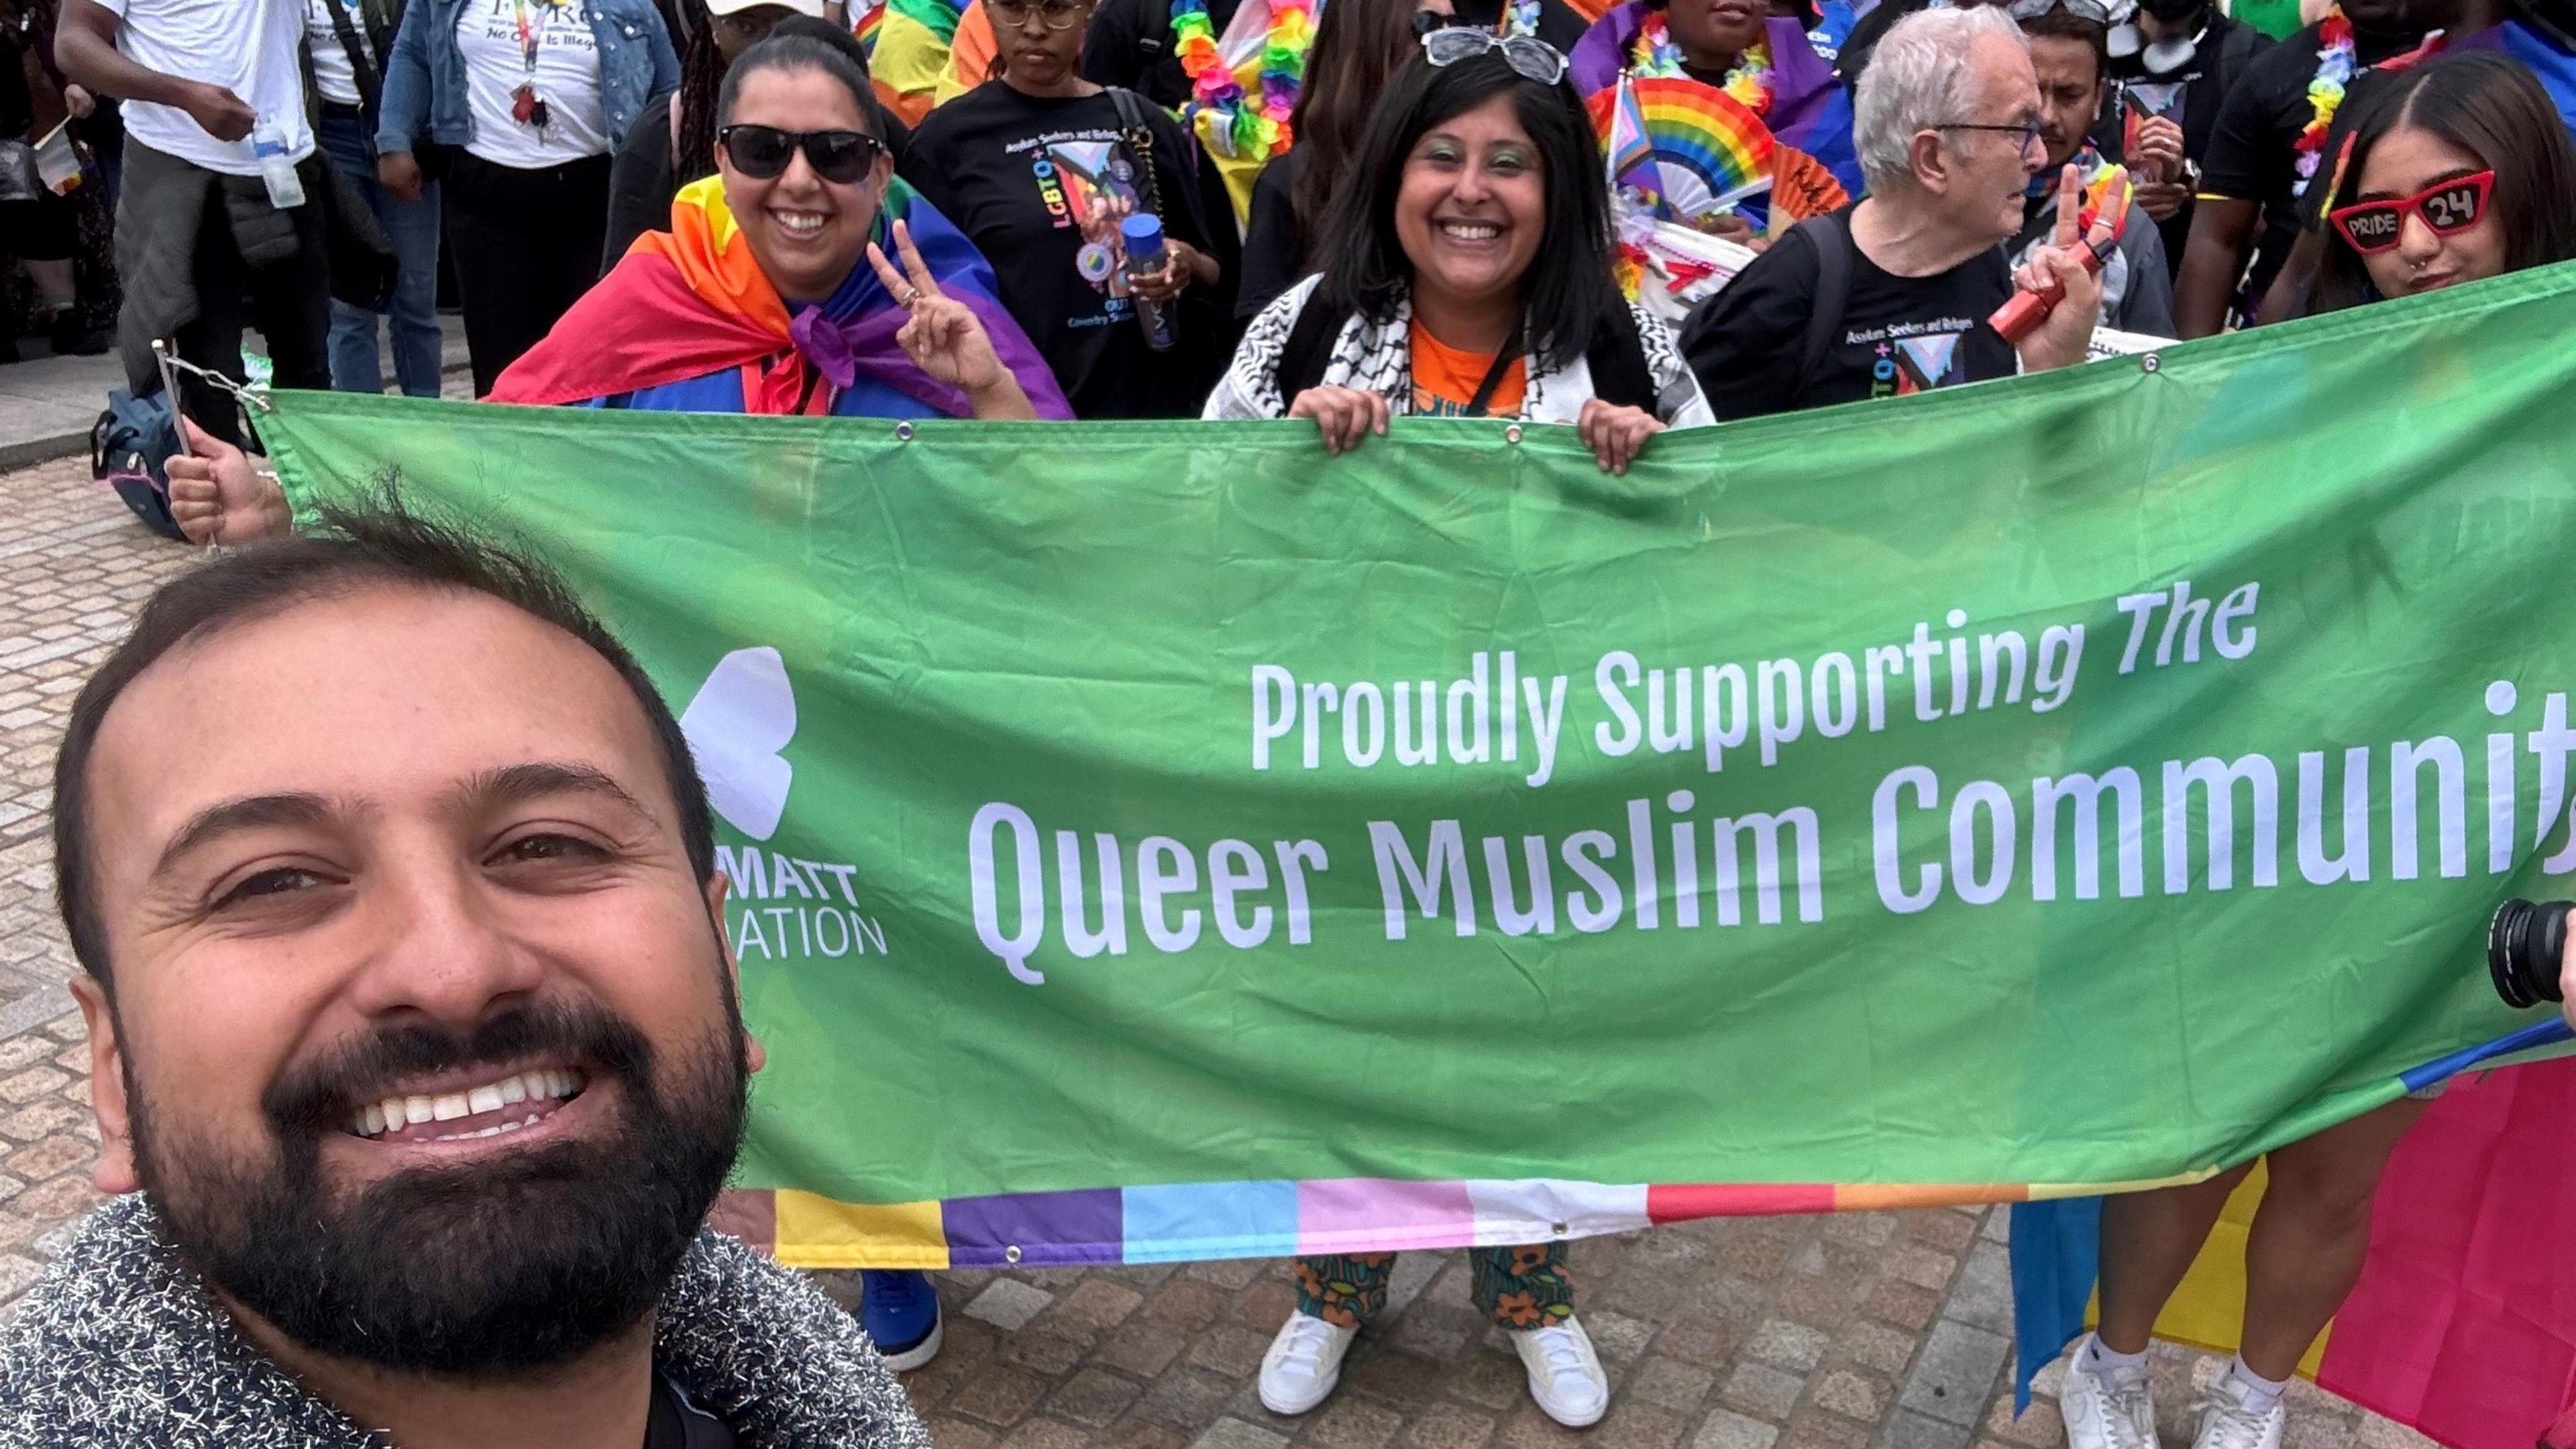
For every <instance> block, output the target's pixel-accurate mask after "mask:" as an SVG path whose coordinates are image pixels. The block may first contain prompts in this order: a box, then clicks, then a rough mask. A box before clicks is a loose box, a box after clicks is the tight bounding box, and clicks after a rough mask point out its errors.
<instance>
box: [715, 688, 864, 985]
mask: <svg viewBox="0 0 2576 1449" xmlns="http://www.w3.org/2000/svg"><path fill="white" fill-rule="evenodd" d="M680 733H681V734H682V735H684V736H686V737H687V739H688V741H689V753H690V755H691V756H692V757H694V758H695V759H696V760H697V763H698V775H699V777H700V778H701V779H702V780H704V781H705V782H706V787H707V803H708V804H709V805H710V806H712V807H713V808H714V810H715V813H716V815H717V816H718V818H720V819H722V820H723V821H724V823H725V824H727V825H730V826H732V827H733V828H734V829H735V830H737V831H740V832H741V833H742V834H743V835H745V836H748V837H749V838H750V839H752V840H756V841H764V842H765V841H768V840H769V839H770V838H771V837H773V836H775V835H776V834H777V833H778V827H779V824H780V822H781V821H783V820H784V819H785V818H786V814H787V796H788V792H789V790H790V789H791V788H793V786H794V785H795V783H796V767H795V766H794V765H792V764H790V763H789V762H788V759H787V755H786V750H787V746H788V744H789V742H790V741H792V740H794V739H795V738H796V687H795V685H794V684H792V683H790V682H789V680H788V678H787V662H786V660H785V659H783V658H781V657H780V655H779V653H778V651H777V650H776V649H772V648H769V647H767V646H766V645H763V646H761V647H758V648H752V649H737V650H735V651H733V652H732V653H730V654H727V655H726V656H725V657H724V658H722V659H719V660H717V661H716V667H715V668H714V669H713V670H712V671H710V672H709V673H708V675H707V678H706V682H705V683H703V684H700V685H699V686H698V691H697V693H696V694H695V695H693V696H691V697H690V699H689V705H688V708H686V709H684V710H682V711H681V712H680ZM716 868H717V869H718V870H721V871H723V872H724V873H725V878H726V879H727V880H729V881H731V882H732V883H733V890H732V892H731V894H730V895H729V897H728V900H727V903H728V905H729V906H730V907H732V908H734V909H735V910H738V911H739V914H736V915H734V919H733V949H734V955H735V957H736V958H737V959H741V960H751V959H755V958H757V959H768V958H772V957H800V956H801V957H805V958H807V959H814V958H824V959H832V958H838V957H843V956H865V955H868V954H870V953H871V952H873V953H875V954H877V955H880V956H882V955H885V954H887V951H886V937H885V927H884V926H883V925H881V924H879V923H878V921H877V920H876V919H875V918H874V917H872V916H869V915H867V914H866V913H864V912H862V911H861V910H859V909H858V907H859V893H858V888H857V884H856V881H857V877H858V873H859V868H858V867H857V866H855V865H851V864H848V863H846V862H839V861H827V860H807V859H805V858H803V857H802V856H792V855H789V854H787V853H786V852H785V851H782V850H777V849H774V848H773V849H769V850H763V849H762V848H760V847H759V846H757V845H745V846H742V847H740V848H739V849H737V848H736V847H733V846H730V845H719V846H717V847H716ZM755 901H782V902H784V901H792V902H793V904H782V905H754V904H752V903H753V902H755Z"/></svg>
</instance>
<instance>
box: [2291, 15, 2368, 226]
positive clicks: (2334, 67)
mask: <svg viewBox="0 0 2576 1449" xmlns="http://www.w3.org/2000/svg"><path fill="white" fill-rule="evenodd" d="M2317 39H2318V40H2319V41H2321V42H2323V43H2322V44H2321V45H2320V46H2319V47H2318V49H2317V73H2316V77H2315V79H2313V80H2310V81H2309V82H2308V105H2309V107H2310V115H2309V117H2308V124H2307V127H2306V129H2304V130H2302V131H2300V132H2299V138H2298V139H2297V140H2296V141H2293V142H2291V143H2290V149H2291V151H2292V152H2293V153H2294V154H2295V157H2296V159H2295V161H2294V162H2293V163H2292V164H2293V166H2294V168H2295V169H2296V170H2297V172H2298V177H2299V179H2298V180H2297V181H2296V182H2294V183H2292V185H2291V194H2292V195H2294V196H2304V195H2306V194H2307V190H2308V183H2309V182H2310V181H2311V180H2314V179H2315V177H2316V174H2317V165H2318V163H2319V162H2321V161H2323V160H2324V159H2325V149H2326V132H2327V131H2329V130H2332V129H2333V128H2334V118H2335V111H2336V110H2337V109H2339V108H2340V107H2341V106H2342V105H2343V88H2344V84H2345V82H2347V81H2349V80H2351V79H2352V73H2353V71H2354V69H2355V68H2356V65H2355V59H2354V51H2353V42H2352V22H2351V21H2349V20H2346V19H2344V18H2343V7H2342V6H2340V5H2338V6H2336V7H2335V8H2333V9H2332V10H2329V11H2327V12H2326V18H2325V19H2323V20H2321V21H2318V22H2317Z"/></svg>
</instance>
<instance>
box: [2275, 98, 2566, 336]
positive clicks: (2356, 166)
mask: <svg viewBox="0 0 2576 1449" xmlns="http://www.w3.org/2000/svg"><path fill="white" fill-rule="evenodd" d="M2354 99H2355V101H2356V102H2357V103H2358V105H2357V110H2358V112H2359V114H2357V115H2356V116H2355V118H2354V122H2353V125H2352V128H2351V130H2350V131H2349V132H2348V133H2347V135H2348V139H2346V140H2342V141H2337V142H2332V143H2330V144H2331V145H2333V146H2334V147H2335V148H2336V149H2335V150H2334V151H2333V152H2332V153H2331V154H2334V155H2336V156H2337V157H2339V158H2340V159H2339V162H2338V164H2337V166H2336V168H2335V169H2336V184H2335V187H2334V190H2333V193H2332V194H2331V195H2329V196H2328V197H2327V198H2326V199H2325V206H2324V210H2325V219H2326V226H2325V231H2326V248H2325V254H2324V256H2323V257H2322V258H2321V259H2320V262H2319V265H2318V269H2317V278H2316V282H2315V289H2314V291H2312V292H2311V293H2310V296H2309V305H2308V309H2307V310H2309V311H2311V312H2331V311H2335V310H2338V309H2340V308H2344V307H2351V306H2356V305H2359V304H2360V303H2363V302H2374V301H2378V300H2380V299H2382V298H2388V297H2405V296H2412V295H2413V294H2415V293H2417V292H2430V291H2435V290H2437V289H2439V288H2443V287H2448V286H2451V285H2454V284H2456V283H2459V282H2475V281H2480V280H2483V279H2484V278H2487V277H2493V276H2498V275H2500V274H2502V273H2505V272H2511V271H2519V270H2521V269H2522V268H2524V267H2538V266H2546V265H2548V264H2549V263H2551V262H2558V261H2565V260H2567V259H2568V258H2570V257H2576V146H2571V145H2570V143H2569V141H2568V136H2567V128H2566V125H2565V123H2564V122H2562V121H2561V120H2560V119H2559V116H2558V109H2557V107H2556V106H2555V105H2554V104H2553V103H2552V102H2551V100H2550V98H2549V93H2548V92H2547V91H2545V90H2543V89H2542V88H2541V85H2540V82H2539V81H2538V80H2536V79H2534V78H2533V76H2532V74H2531V72H2529V71H2527V70H2525V69H2524V68H2523V66H2522V63H2521V62H2520V61H2517V60H2514V59H2512V58H2511V57H2508V56H2504V55H2500V54H2495V53H2492V52H2469V53H2462V54H2455V55H2450V56H2445V57H2443V58H2441V59H2439V60H2435V61H2433V62H2430V63H2428V64H2426V65H2423V66H2420V67H2417V68H2416V69H2414V70H2411V71H2406V72H2404V73H2402V74H2398V75H2393V76H2389V77H2387V78H2385V79H2381V80H2374V81H2373V82H2372V83H2371V84H2370V85H2369V86H2368V87H2367V88H2366V89H2364V90H2362V91H2360V92H2358V93H2357V94H2356V95H2355V97H2354ZM2346 148H2348V149H2346Z"/></svg>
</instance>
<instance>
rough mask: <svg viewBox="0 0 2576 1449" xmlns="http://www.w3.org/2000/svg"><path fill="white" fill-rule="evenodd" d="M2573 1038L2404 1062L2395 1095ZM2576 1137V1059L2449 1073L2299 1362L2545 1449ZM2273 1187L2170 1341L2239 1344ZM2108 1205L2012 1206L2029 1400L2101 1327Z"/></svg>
mask: <svg viewBox="0 0 2576 1449" xmlns="http://www.w3.org/2000/svg"><path fill="white" fill-rule="evenodd" d="M2564 1036H2565V1028H2564V1025H2563V1024H2562V1023H2560V1022H2557V1021H2548V1022H2544V1023H2542V1024H2540V1025H2539V1026H2538V1027H2536V1028H2530V1029H2526V1030H2524V1031H2522V1032H2517V1033H2515V1034H2514V1035H2513V1036H2511V1037H2507V1038H2505V1039H2503V1042H2502V1043H2499V1044H2491V1045H2490V1046H2489V1047H2487V1048H2479V1049H2473V1050H2472V1051H2470V1052H2463V1053H2459V1054H2457V1055H2455V1056H2452V1057H2448V1058H2444V1059H2442V1060H2439V1061H2435V1062H2430V1063H2427V1064H2425V1066H2423V1067H2420V1068H2417V1069H2415V1070H2413V1071H2409V1072H2406V1073H2404V1074H2402V1075H2401V1076H2399V1077H2398V1078H2397V1079H2395V1080H2394V1081H2393V1082H2392V1083H2391V1084H2390V1086H2389V1090H2388V1092H2387V1095H2388V1096H2389V1097H2390V1098H2392V1099H2393V1098H2394V1097H2395V1096H2396V1095H2397V1093H2399V1092H2402V1091H2408V1090H2413V1089H2415V1088H2418V1087H2425V1086H2429V1085H2431V1084H2433V1083H2435V1082H2439V1081H2443V1080H2445V1079H2448V1078H2450V1077H2451V1075H2452V1073H2454V1072H2458V1071H2460V1070H2462V1068H2463V1067H2466V1066H2474V1065H2476V1064H2477V1063H2478V1062H2479V1061H2480V1060H2484V1059H2487V1058H2488V1057H2489V1056H2491V1055H2498V1054H2501V1053H2500V1052H2498V1050H2497V1048H2498V1046H2501V1045H2510V1044H2512V1043H2515V1042H2516V1041H2521V1042H2526V1043H2527V1042H2535V1041H2536V1042H2542V1043H2546V1042H2549V1041H2552V1040H2556V1039H2563V1037H2564ZM2571 1140H2576V1059H2571V1058H2561V1059H2558V1060H2553V1061H2546V1062H2539V1063H2533V1064H2530V1065H2524V1066H2516V1067H2512V1068H2509V1069H2507V1070H2501V1071H2492V1072H2480V1073H2475V1074H2471V1075H2463V1076H2460V1077H2458V1078H2457V1079H2455V1080H2451V1084H2450V1089H2449V1090H2448V1091H2447V1092H2445V1093H2444V1094H2443V1095H2442V1097H2441V1098H2440V1099H2439V1100H2437V1101H2435V1102H2434V1103H2433V1104H2432V1105H2431V1107H2429V1108H2428V1109H2427V1110H2426V1111H2425V1114H2424V1116H2423V1117H2422V1119H2421V1120H2419V1121H2418V1122H2417V1123H2416V1125H2415V1127H2414V1129H2413V1130H2412V1131H2410V1132H2409V1133H2408V1134H2407V1136H2406V1137H2405V1139H2404V1140H2403V1141H2401V1142H2400V1143H2399V1144H2398V1146H2397V1150H2396V1152H2395V1153H2394V1154H2393V1155H2392V1156H2391V1157H2390V1159H2389V1163H2388V1170H2387V1172H2386V1174H2385V1175H2384V1176H2383V1177H2382V1178H2381V1180H2380V1187H2379V1195H2378V1198H2377V1200H2376V1201H2375V1203H2374V1204H2373V1207H2372V1220H2371V1237H2370V1255H2369V1258H2368V1259H2367V1261H2366V1262H2365V1263H2364V1265H2363V1268H2362V1276H2361V1281H2360V1282H2359V1284H2357V1285H2356V1286H2355V1287H2354V1289H2353V1292H2352V1296H2351V1297H2349V1298H2347V1299H2345V1300H2344V1305H2343V1310H2342V1311H2341V1312H2340V1313H2338V1314H2337V1315H2336V1316H2335V1319H2334V1322H2333V1323H2332V1324H2331V1325H2330V1326H2329V1327H2328V1328H2327V1330H2326V1332H2325V1333H2323V1334H2321V1335H2319V1337H2318V1339H2317V1342H2316V1343H2315V1345H2314V1346H2313V1347H2311V1348H2310V1349H2309V1351H2308V1355H2307V1357H2306V1359H2305V1360H2304V1361H2303V1362H2301V1364H2300V1365H2299V1371H2300V1373H2301V1374H2303V1375H2304V1376H2306V1377H2308V1378H2310V1379H2312V1380H2314V1381H2315V1382H2316V1384H2317V1386H2318V1387H2320V1388H2322V1389H2325V1390H2327V1391H2328V1392H2330V1393H2334V1394H2339V1395H2341V1396H2342V1397H2344V1398H2347V1399H2350V1400H2352V1401H2353V1402H2355V1403H2357V1404H2360V1405H2362V1406H2363V1407H2365V1408H2368V1409H2370V1410H2372V1411H2374V1412H2376V1413H2379V1414H2383V1415H2386V1416H2387V1417H2389V1418H2392V1419H2395V1420H2397V1421H2398V1422H2400V1423H2404V1424H2408V1425H2411V1426H2413V1427H2414V1428H2416V1429H2418V1430H2420V1431H2422V1432H2423V1433H2425V1434H2427V1435H2429V1436H2431V1437H2432V1438H2434V1439H2436V1440H2438V1441H2440V1442H2442V1443H2444V1444H2448V1445H2452V1446H2455V1449H2531V1445H2532V1444H2533V1443H2534V1442H2535V1440H2537V1439H2539V1438H2540V1436H2541V1435H2542V1433H2543V1431H2545V1430H2547V1429H2548V1428H2549V1427H2550V1426H2551V1424H2552V1422H2553V1421H2555V1420H2557V1419H2558V1418H2559V1417H2560V1416H2561V1415H2562V1414H2563V1413H2565V1412H2566V1411H2567V1409H2568V1407H2569V1406H2570V1405H2571V1404H2576V1254H2570V1253H2569V1252H2567V1251H2566V1249H2565V1245H2566V1244H2568V1243H2571V1242H2576V1155H2572V1154H2570V1153H2569V1152H2568V1151H2567V1149H2566V1146H2565V1144H2566V1143H2568V1142H2569V1141H2571ZM2206 1175H2207V1173H2205V1172H2204V1173H2198V1174H2191V1175H2186V1176H2184V1177H2180V1178H2176V1179H2174V1181H2176V1182H2184V1181H2192V1180H2195V1179H2196V1178H2199V1177H2205V1176H2206ZM2160 1185H2164V1184H2133V1185H2124V1186H2127V1187H2130V1188H2132V1189H2134V1188H2135V1187H2140V1186H2160ZM2264 1190H2265V1176H2264V1173H2263V1169H2262V1168H2261V1167H2260V1166H2257V1167H2256V1168H2255V1170H2254V1172H2253V1173H2252V1174H2251V1175H2250V1176H2248V1177H2247V1178H2246V1180H2245V1181H2244V1183H2243V1184H2241V1185H2240V1186H2239V1187H2238V1188H2237V1190H2236V1191H2235V1193H2234V1194H2233V1195H2232V1196H2230V1198H2229V1199H2228V1203H2227V1208H2226V1211H2225V1213H2224V1214H2223V1215H2222V1216H2221V1218H2220V1220H2219V1224H2218V1226H2217V1228H2216V1229H2214V1230H2213V1231H2212V1232H2211V1233H2210V1236H2209V1241H2208V1243H2207V1244H2205V1245H2204V1246H2203V1247H2202V1249H2201V1252H2200V1256H2199V1257H2198V1258H2197V1259H2195V1260H2194V1261H2193V1263H2192V1266H2191V1271H2190V1272H2189V1273H2188V1274H2187V1275H2186V1276H2185V1277H2184V1279H2183V1283H2182V1286H2181V1287H2180V1288H2179V1289H2177V1290H2176V1291H2175V1293H2174V1296H2173V1298H2172V1299H2171V1300H2170V1301H2169V1302H2167V1304H2166V1305H2165V1311H2164V1313H2163V1315H2162V1316H2161V1317H2159V1318H2158V1319H2157V1320H2156V1336H2157V1337H2159V1338H2163V1339H2166V1340H2168V1341H2171V1342H2174V1343H2180V1344H2185V1345H2188V1346H2191V1347H2194V1348H2202V1349H2207V1350H2210V1351H2212V1352H2217V1353H2232V1352H2234V1351H2235V1349H2236V1347H2237V1335H2238V1331H2239V1328H2240V1326H2241V1325H2242V1323H2243V1321H2244V1311H2245V1244H2246V1239H2247V1237H2248V1234H2249V1231H2250V1229H2251V1227H2252V1225H2253V1221H2254V1215H2255V1213H2256V1211H2257V1210H2258V1209H2259V1208H2260V1207H2261V1205H2262V1201H2263V1194H2264ZM2101 1204H2102V1200H2101V1198H2099V1197H2096V1196H2084V1197H2064V1198H2058V1199H2055V1200H2051V1201H2035V1202H2030V1203H2026V1204H2023V1205H2020V1206H2017V1207H2015V1208H2014V1209H2013V1214H2012V1279H2013V1323H2014V1329H2015V1337H2016V1340H2017V1342H2016V1345H2015V1348H2016V1360H2017V1369H2018V1373H2017V1376H2016V1379H2015V1389H2016V1402H2017V1403H2020V1404H2024V1405H2026V1404H2027V1403H2028V1402H2029V1399H2030V1384H2031V1379H2032V1377H2033V1376H2034V1375H2036V1374H2037V1373H2038V1372H2039V1370H2040V1369H2042V1368H2044V1367H2046V1366H2047V1365H2048V1364H2049V1363H2050V1362H2052V1361H2053V1360H2055V1359H2056V1358H2057V1356H2058V1355H2059V1354H2060V1353H2062V1352H2063V1351H2064V1350H2065V1348H2066V1346H2067V1344H2069V1343H2071V1342H2072V1341H2073V1340H2074V1339H2075V1337H2076V1336H2077V1335H2078V1334H2079V1333H2081V1332H2083V1331H2084V1329H2085V1328H2087V1327H2089V1326H2090V1325H2091V1323H2092V1322H2093V1319H2094V1316H2095V1312H2096V1308H2097V1304H2096V1302H2095V1299H2094V1293H2095V1284H2096V1279H2097V1275H2098V1271H2099V1233H2100V1224H2101ZM2560 1442H2566V1441H2560Z"/></svg>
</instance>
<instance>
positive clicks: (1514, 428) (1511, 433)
mask: <svg viewBox="0 0 2576 1449" xmlns="http://www.w3.org/2000/svg"><path fill="white" fill-rule="evenodd" d="M1520 440H1521V425H1520V424H1518V423H1514V424H1512V425H1511V426H1510V427H1508V428H1505V429H1503V441H1504V442H1506V443H1517V442H1519V441H1520Z"/></svg>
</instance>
